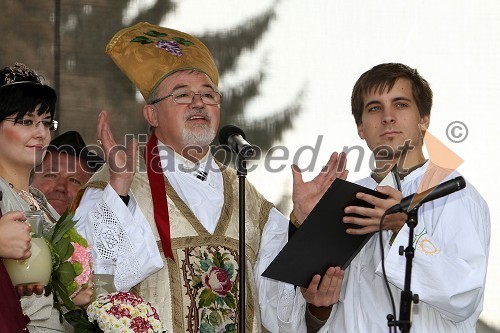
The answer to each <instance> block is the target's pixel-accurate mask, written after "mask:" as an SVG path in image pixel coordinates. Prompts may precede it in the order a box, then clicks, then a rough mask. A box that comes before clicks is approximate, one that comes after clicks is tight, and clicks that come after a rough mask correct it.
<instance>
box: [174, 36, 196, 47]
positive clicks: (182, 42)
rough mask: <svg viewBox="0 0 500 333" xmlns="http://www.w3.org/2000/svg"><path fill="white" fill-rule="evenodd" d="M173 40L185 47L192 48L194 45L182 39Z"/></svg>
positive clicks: (175, 38)
mask: <svg viewBox="0 0 500 333" xmlns="http://www.w3.org/2000/svg"><path fill="white" fill-rule="evenodd" d="M172 39H173V40H175V41H176V42H177V43H179V44H182V45H184V46H191V45H193V42H190V41H188V40H187V39H184V38H182V37H172Z"/></svg>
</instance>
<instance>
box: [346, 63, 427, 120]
mask: <svg viewBox="0 0 500 333" xmlns="http://www.w3.org/2000/svg"><path fill="white" fill-rule="evenodd" d="M401 78H403V79H408V80H410V82H411V86H412V90H413V98H414V99H415V102H416V103H417V107H418V111H419V112H420V116H422V117H423V116H428V115H430V114H431V108H432V90H431V87H430V85H429V83H428V82H427V81H426V80H425V79H424V78H423V77H422V76H420V74H419V73H418V72H417V70H416V69H413V68H411V67H408V66H406V65H404V64H399V63H387V64H380V65H377V66H375V67H373V68H372V69H370V70H368V71H366V72H364V73H363V74H362V75H361V76H360V77H359V79H358V81H356V84H355V85H354V88H353V89H352V95H351V110H352V115H353V116H354V120H355V121H356V125H359V124H361V116H362V115H363V98H364V96H365V95H366V94H367V93H369V92H370V91H372V90H378V91H379V92H380V93H383V92H384V91H388V90H391V89H392V87H394V84H395V83H396V80H397V79H401Z"/></svg>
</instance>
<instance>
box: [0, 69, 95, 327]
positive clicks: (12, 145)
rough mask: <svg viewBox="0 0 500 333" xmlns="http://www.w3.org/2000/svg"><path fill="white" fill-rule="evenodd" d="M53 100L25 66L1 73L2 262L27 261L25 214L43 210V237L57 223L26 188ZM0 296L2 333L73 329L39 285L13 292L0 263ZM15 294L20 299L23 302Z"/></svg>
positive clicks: (80, 297)
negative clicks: (61, 317) (6, 260)
mask: <svg viewBox="0 0 500 333" xmlns="http://www.w3.org/2000/svg"><path fill="white" fill-rule="evenodd" d="M56 100H57V97H56V93H55V91H54V89H52V88H51V87H49V86H48V85H46V84H43V83H42V82H41V80H40V78H39V76H38V75H37V74H36V73H35V72H34V71H33V70H32V69H30V68H28V67H26V66H25V65H24V64H20V63H15V64H13V65H12V66H9V67H5V68H3V69H2V70H0V191H1V192H0V214H1V215H0V216H1V218H0V257H1V258H10V259H27V258H29V257H30V256H31V251H30V243H31V237H30V227H29V226H28V225H27V224H26V223H19V221H24V220H25V216H24V213H23V212H26V211H29V210H38V211H42V212H43V216H44V222H43V230H44V233H45V234H46V233H47V232H48V231H49V230H50V228H51V226H52V225H53V224H54V223H55V222H56V221H57V219H58V218H59V215H58V214H57V212H56V211H55V210H54V209H53V208H52V207H51V206H50V204H49V203H48V202H47V200H46V199H45V196H44V195H43V194H42V193H41V192H40V191H38V190H36V189H34V188H31V187H30V186H29V181H30V174H31V170H32V169H33V168H34V167H35V166H36V165H38V164H40V163H41V162H42V160H43V156H44V155H45V150H46V147H47V145H48V144H49V142H50V138H51V136H50V132H51V131H53V130H56V129H57V121H55V120H54V119H53V118H54V112H55V104H56ZM0 291H1V298H2V300H1V302H0V304H1V305H0V331H1V332H24V331H28V328H29V331H30V332H32V333H36V332H67V331H68V330H71V327H70V326H69V325H68V324H67V323H61V321H60V316H59V312H58V311H57V310H56V309H55V308H54V304H53V295H49V296H43V295H41V294H42V292H43V288H42V287H41V286H24V287H17V293H16V289H14V287H13V286H12V283H11V280H10V278H9V276H8V275H7V272H6V270H5V267H4V265H3V263H2V261H1V260H0ZM33 293H34V294H38V295H32V294H33ZM18 295H19V296H23V297H21V302H19V300H18V298H17V297H18ZM91 296H92V286H91V284H90V285H89V287H88V288H87V289H84V290H82V291H80V292H79V293H78V294H77V295H76V296H75V297H74V298H73V301H74V302H75V304H77V305H85V304H87V303H88V302H89V301H90V299H91ZM19 305H21V307H20V306H19ZM23 313H24V314H23ZM26 316H28V317H29V319H28V318H27V317H26ZM29 321H30V322H29ZM28 322H29V324H28Z"/></svg>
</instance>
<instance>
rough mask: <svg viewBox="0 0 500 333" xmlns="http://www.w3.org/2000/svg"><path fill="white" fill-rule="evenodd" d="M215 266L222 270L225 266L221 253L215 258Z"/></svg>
mask: <svg viewBox="0 0 500 333" xmlns="http://www.w3.org/2000/svg"><path fill="white" fill-rule="evenodd" d="M214 265H215V266H216V267H218V268H222V266H223V265H224V258H223V257H222V255H221V254H220V252H216V253H215V256H214Z"/></svg>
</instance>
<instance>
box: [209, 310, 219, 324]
mask: <svg viewBox="0 0 500 333" xmlns="http://www.w3.org/2000/svg"><path fill="white" fill-rule="evenodd" d="M208 320H209V321H210V324H212V325H214V326H219V325H220V324H222V316H221V315H220V313H218V312H217V311H212V312H211V313H210V315H209V316H208Z"/></svg>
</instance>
